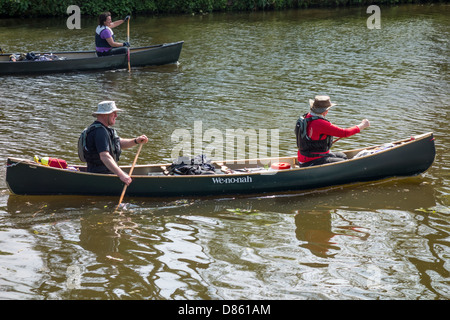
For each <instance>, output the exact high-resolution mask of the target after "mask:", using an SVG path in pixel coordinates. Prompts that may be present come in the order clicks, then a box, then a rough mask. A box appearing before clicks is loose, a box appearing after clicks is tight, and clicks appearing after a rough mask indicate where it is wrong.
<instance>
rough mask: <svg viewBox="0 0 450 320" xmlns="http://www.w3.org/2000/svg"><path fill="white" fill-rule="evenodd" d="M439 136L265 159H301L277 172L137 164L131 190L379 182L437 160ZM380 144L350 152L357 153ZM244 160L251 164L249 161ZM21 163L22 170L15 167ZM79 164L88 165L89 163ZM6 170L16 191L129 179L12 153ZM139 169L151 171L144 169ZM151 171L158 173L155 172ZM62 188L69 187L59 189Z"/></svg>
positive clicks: (82, 187)
mask: <svg viewBox="0 0 450 320" xmlns="http://www.w3.org/2000/svg"><path fill="white" fill-rule="evenodd" d="M433 140H434V138H433V133H432V132H429V133H426V134H422V135H417V136H415V137H414V138H413V139H411V138H410V139H404V140H399V141H396V142H393V143H394V144H397V145H396V146H394V147H392V148H389V149H386V150H381V151H378V152H376V153H374V154H371V155H367V156H363V157H359V158H356V159H349V160H347V161H342V162H338V163H330V164H324V165H318V166H311V167H303V168H300V167H298V162H297V157H279V158H265V159H266V160H270V161H271V163H275V162H280V161H281V162H282V161H285V160H289V161H290V162H291V163H294V164H296V166H295V167H294V168H291V169H287V170H278V171H276V170H275V171H273V172H268V170H260V171H254V172H239V173H222V172H217V171H219V170H220V168H221V167H220V166H221V165H222V163H226V164H227V166H230V168H232V169H233V168H234V170H235V169H236V167H233V166H232V165H230V163H232V162H234V163H236V162H238V160H233V161H231V162H226V161H223V162H222V161H217V162H213V164H214V166H215V167H216V169H218V170H216V173H215V174H209V175H164V174H163V170H164V167H166V166H168V165H170V164H152V165H136V166H135V169H134V170H135V171H134V173H135V174H133V175H132V177H133V183H132V184H131V185H130V186H129V188H128V191H127V192H128V193H129V195H130V196H145V197H160V196H168V197H172V196H174V197H177V196H209V195H219V194H220V195H224V194H244V193H245V194H250V193H253V194H254V193H267V192H279V191H293V190H305V189H317V188H322V187H331V186H333V185H344V184H348V183H353V182H363V181H375V180H380V179H384V178H389V177H393V176H413V175H417V174H420V173H422V172H424V171H426V170H427V169H428V168H429V167H430V166H431V165H432V163H433V161H434V158H435V146H434V141H433ZM378 146H382V145H378ZM376 147H377V146H371V147H367V148H361V149H354V150H350V151H345V152H353V153H354V152H356V151H361V150H366V149H368V148H376ZM403 158H404V160H403ZM249 160H251V159H249ZM249 160H247V161H249ZM258 160H259V161H261V160H263V159H258ZM236 165H237V164H236ZM239 165H240V166H241V167H246V166H245V164H243V165H242V164H239ZM16 166H17V167H18V169H14V167H16ZM75 167H76V168H85V167H84V166H75ZM247 167H248V166H247ZM121 168H122V169H124V171H127V170H128V169H129V168H130V166H121ZM36 169H38V170H36ZM151 170H153V171H151ZM155 170H156V171H155ZM158 170H160V171H158ZM6 171H7V172H6V182H7V185H8V188H9V189H10V191H11V192H12V193H14V194H21V195H22V194H28V195H31V194H41V195H42V194H47V195H49V194H66V195H116V194H120V191H121V190H122V188H123V183H122V182H121V181H120V179H118V178H117V176H116V175H108V174H96V173H88V172H83V171H75V170H67V169H60V168H52V167H45V166H43V165H41V164H38V163H36V162H34V161H32V160H28V159H20V158H14V157H8V159H7V170H6ZM139 171H141V172H144V173H145V174H138V173H139ZM149 173H152V174H151V175H149ZM31 176H32V177H31ZM31 179H34V182H30V181H31ZM33 183H34V184H38V183H41V185H42V190H34V189H33ZM24 184H28V185H29V186H24ZM91 184H95V185H98V190H97V189H96V188H94V187H91V186H89V185H91ZM87 185H88V187H86V186H87ZM58 188H62V189H64V190H63V191H59V190H60V189H58ZM86 188H87V189H86ZM15 191H17V192H15ZM44 191H45V192H44ZM46 192H47V193H46Z"/></svg>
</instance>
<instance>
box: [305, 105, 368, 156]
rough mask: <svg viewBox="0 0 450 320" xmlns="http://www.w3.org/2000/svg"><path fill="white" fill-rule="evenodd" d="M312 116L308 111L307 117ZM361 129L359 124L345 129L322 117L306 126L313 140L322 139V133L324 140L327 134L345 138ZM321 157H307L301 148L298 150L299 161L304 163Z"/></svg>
mask: <svg viewBox="0 0 450 320" xmlns="http://www.w3.org/2000/svg"><path fill="white" fill-rule="evenodd" d="M311 117H312V115H311V114H310V113H308V114H307V115H306V118H311ZM360 131H361V130H359V127H358V126H354V127H350V128H346V129H343V128H341V127H338V126H335V125H334V124H332V123H331V122H328V121H326V120H322V119H317V120H314V121H311V122H309V123H308V127H307V128H306V134H307V135H308V137H310V138H311V139H312V140H320V139H319V138H320V135H323V136H322V140H324V139H326V138H327V136H333V137H339V138H345V137H350V136H352V135H354V134H357V133H359V132H360ZM328 152H330V151H327V152H323V153H328ZM319 158H320V157H314V158H310V157H305V156H304V155H301V154H300V150H299V151H298V161H299V162H302V163H303V162H308V161H312V160H315V159H319Z"/></svg>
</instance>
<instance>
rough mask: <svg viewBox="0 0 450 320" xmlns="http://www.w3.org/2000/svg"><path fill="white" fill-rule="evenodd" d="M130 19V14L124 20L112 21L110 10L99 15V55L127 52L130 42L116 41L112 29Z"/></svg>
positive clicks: (96, 35)
mask: <svg viewBox="0 0 450 320" xmlns="http://www.w3.org/2000/svg"><path fill="white" fill-rule="evenodd" d="M128 19H130V16H126V17H125V18H124V19H123V20H117V21H114V22H112V19H111V13H110V12H104V13H102V14H101V15H100V16H99V17H98V26H97V29H96V30H95V47H96V51H97V56H99V57H103V56H109V55H116V54H125V53H127V50H128V49H127V47H129V46H130V44H129V43H128V42H123V43H122V42H116V40H115V37H114V32H113V31H112V29H113V28H115V27H118V26H120V25H121V24H122V23H124V22H126V21H127V20H128Z"/></svg>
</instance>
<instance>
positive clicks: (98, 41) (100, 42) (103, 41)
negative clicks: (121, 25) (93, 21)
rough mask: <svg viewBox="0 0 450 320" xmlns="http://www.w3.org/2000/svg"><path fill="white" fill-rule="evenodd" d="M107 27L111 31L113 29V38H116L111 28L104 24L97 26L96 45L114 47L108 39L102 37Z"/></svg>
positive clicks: (98, 46)
mask: <svg viewBox="0 0 450 320" xmlns="http://www.w3.org/2000/svg"><path fill="white" fill-rule="evenodd" d="M107 28H108V29H109V31H111V34H112V38H113V40H115V37H114V32H113V31H112V30H111V28H109V27H106V26H103V27H100V26H97V29H96V30H95V46H96V47H97V48H112V47H111V46H110V45H109V43H108V41H106V39H102V38H101V37H100V35H101V33H102V32H103V31H105V30H106V29H107Z"/></svg>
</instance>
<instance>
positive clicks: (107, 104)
mask: <svg viewBox="0 0 450 320" xmlns="http://www.w3.org/2000/svg"><path fill="white" fill-rule="evenodd" d="M114 111H122V110H121V109H119V108H117V107H116V103H115V102H114V101H102V102H100V103H99V104H98V105H97V111H95V112H93V113H92V115H93V116H94V117H95V116H97V115H98V114H110V113H113V112H114Z"/></svg>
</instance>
